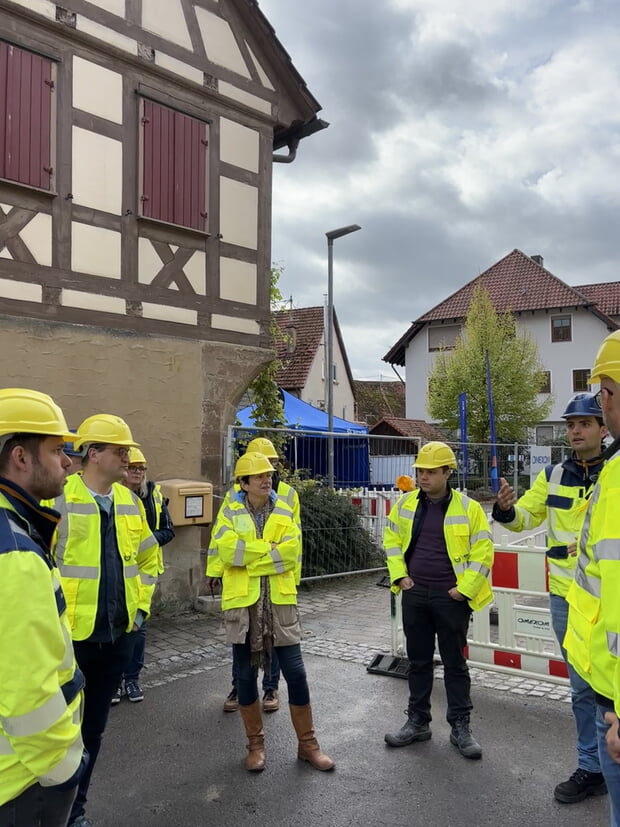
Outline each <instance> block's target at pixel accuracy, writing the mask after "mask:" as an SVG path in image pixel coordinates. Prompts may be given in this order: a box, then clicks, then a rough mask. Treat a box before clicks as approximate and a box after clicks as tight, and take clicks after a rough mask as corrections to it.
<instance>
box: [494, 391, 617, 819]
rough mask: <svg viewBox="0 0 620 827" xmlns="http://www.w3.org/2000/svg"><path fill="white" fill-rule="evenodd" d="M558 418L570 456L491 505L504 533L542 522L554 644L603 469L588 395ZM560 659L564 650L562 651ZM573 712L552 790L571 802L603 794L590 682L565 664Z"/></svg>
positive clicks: (598, 419)
mask: <svg viewBox="0 0 620 827" xmlns="http://www.w3.org/2000/svg"><path fill="white" fill-rule="evenodd" d="M562 418H563V419H565V420H566V438H567V440H568V444H569V445H570V446H571V448H572V449H573V453H572V455H571V456H570V457H569V458H568V459H567V460H565V461H564V462H559V463H557V465H548V466H547V467H546V468H544V469H543V470H542V471H541V472H540V474H539V475H538V476H537V477H536V480H535V482H534V485H533V486H532V488H531V489H530V490H529V491H526V492H525V494H524V495H523V496H522V497H520V498H519V500H518V502H517V501H516V497H515V493H514V490H513V489H512V488H511V487H510V486H509V485H508V483H507V482H506V480H505V479H502V481H501V483H502V484H501V487H500V489H499V493H498V495H497V503H496V504H495V506H494V507H493V518H494V519H495V520H496V521H497V522H499V523H502V524H503V525H504V526H505V527H506V528H507V529H509V530H510V531H525V530H528V529H533V528H536V527H537V526H539V525H541V523H542V522H543V521H544V520H545V519H546V520H547V565H548V568H549V607H550V609H551V623H552V625H553V631H554V632H555V636H556V638H557V640H558V643H559V644H560V646H562V642H563V641H564V637H565V635H566V622H567V618H568V603H567V602H566V594H567V592H568V588H569V586H570V584H571V582H572V580H573V575H574V572H575V566H576V564H577V556H576V543H577V537H578V535H579V532H580V530H581V526H582V524H583V520H584V517H585V513H586V511H585V510H586V506H587V502H588V499H589V497H590V495H591V494H592V491H593V489H594V484H595V482H596V480H597V478H598V475H599V473H600V471H601V469H602V467H603V458H602V457H601V451H602V445H601V443H602V440H603V438H604V437H605V435H606V434H607V429H606V427H605V425H604V424H603V412H602V410H601V406H600V405H599V404H598V402H597V401H596V399H595V397H594V394H592V393H585V392H582V393H577V394H575V396H573V397H572V399H571V400H570V401H569V402H568V405H567V406H566V409H565V411H564V413H563V414H562ZM562 653H563V654H564V657H565V659H566V653H565V651H564V649H563V650H562ZM568 674H569V678H570V686H571V702H572V709H573V716H574V718H575V724H576V726H577V769H576V770H575V772H574V773H573V774H572V775H571V777H570V778H569V779H568V780H567V781H562V782H561V783H560V784H558V785H557V786H556V788H555V790H554V793H553V794H554V796H555V798H556V800H557V801H561V802H562V803H564V804H574V803H576V802H577V801H583V799H584V798H587V797H588V796H590V795H604V794H605V793H606V792H607V788H606V786H605V780H604V778H603V776H602V774H601V764H600V761H599V758H598V738H597V735H596V702H595V700H594V692H593V691H592V689H591V687H590V685H589V684H588V683H587V682H586V681H584V679H583V678H582V677H581V676H580V675H579V674H578V673H577V672H575V670H574V669H573V668H572V666H571V665H570V664H568Z"/></svg>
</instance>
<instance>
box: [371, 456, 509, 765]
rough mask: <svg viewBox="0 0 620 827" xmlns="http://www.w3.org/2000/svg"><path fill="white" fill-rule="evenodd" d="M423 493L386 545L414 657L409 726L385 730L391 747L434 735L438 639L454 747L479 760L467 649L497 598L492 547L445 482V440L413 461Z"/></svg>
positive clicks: (483, 525)
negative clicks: (476, 617)
mask: <svg viewBox="0 0 620 827" xmlns="http://www.w3.org/2000/svg"><path fill="white" fill-rule="evenodd" d="M414 467H415V469H416V471H417V478H418V486H419V487H418V488H417V489H416V490H415V491H411V492H409V493H407V494H403V496H402V497H399V499H398V500H397V501H396V504H395V505H394V507H393V508H392V510H391V511H390V515H389V517H388V521H387V525H386V528H385V533H384V537H383V542H384V545H385V553H386V556H387V564H388V571H389V575H390V582H391V584H392V591H394V592H396V593H398V592H402V609H403V628H404V632H405V637H406V640H407V656H408V658H409V705H408V709H407V720H406V722H405V723H404V725H403V726H402V727H401V728H400V729H399V730H398V731H396V732H388V733H387V734H386V736H385V742H386V743H387V744H388V746H390V747H404V746H407V745H408V744H412V743H413V742H414V741H427V740H428V739H429V738H430V737H431V729H430V726H429V723H430V721H431V692H432V689H433V655H434V652H435V637H437V643H438V646H439V653H440V655H441V660H442V663H443V669H444V684H445V687H446V695H447V699H448V711H447V716H446V717H447V719H448V723H449V724H450V727H451V732H450V742H451V743H452V744H454V746H455V747H456V748H457V749H458V750H459V752H460V753H461V755H462V756H463V757H465V758H473V759H477V758H481V757H482V749H481V748H480V745H479V744H478V742H477V741H476V740H475V739H474V737H473V735H472V734H471V728H470V713H471V710H472V708H473V707H472V702H471V696H470V688H471V681H470V677H469V668H468V666H467V660H466V658H465V654H464V649H465V646H466V644H467V627H468V625H469V619H470V617H471V612H472V609H473V610H478V609H482V608H483V607H484V606H487V605H488V604H489V603H490V602H491V601H492V600H493V593H492V591H491V586H490V585H489V574H490V571H491V566H492V565H493V542H492V540H491V531H490V529H489V523H488V521H487V518H486V516H485V514H484V511H483V510H482V507H481V505H480V503H478V502H476V501H475V500H471V499H470V498H469V497H466V496H465V495H464V494H461V493H459V492H458V491H455V490H453V489H452V488H451V487H450V484H449V482H448V480H449V478H450V476H451V474H452V469H454V468H456V457H455V456H454V452H453V450H452V448H450V446H449V445H446V444H445V443H444V442H428V443H427V444H426V445H424V446H423V447H422V448H421V450H420V453H419V454H418V456H417V458H416V461H415V466H414Z"/></svg>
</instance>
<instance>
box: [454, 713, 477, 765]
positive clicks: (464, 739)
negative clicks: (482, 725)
mask: <svg viewBox="0 0 620 827" xmlns="http://www.w3.org/2000/svg"><path fill="white" fill-rule="evenodd" d="M450 743H451V744H454V746H455V747H456V748H457V749H458V751H459V752H460V753H461V755H462V756H463V757H464V758H482V748H481V746H480V744H479V743H478V742H477V741H476V739H475V738H474V736H473V735H472V734H471V729H470V726H469V718H468V717H463V718H457V719H456V721H455V722H454V723H453V724H452V732H451V733H450Z"/></svg>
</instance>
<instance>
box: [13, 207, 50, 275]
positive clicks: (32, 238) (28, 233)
mask: <svg viewBox="0 0 620 827" xmlns="http://www.w3.org/2000/svg"><path fill="white" fill-rule="evenodd" d="M19 237H20V238H21V240H22V241H23V242H24V244H25V245H26V247H28V249H29V250H30V252H31V253H32V255H33V256H34V258H35V260H36V262H37V264H43V265H44V266H45V267H51V266H52V216H51V215H47V214H46V213H42V212H39V213H37V214H36V215H35V216H34V218H32V219H31V220H30V221H29V222H28V223H27V224H26V226H25V227H24V228H23V230H21V232H20V233H19Z"/></svg>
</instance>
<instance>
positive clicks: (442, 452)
mask: <svg viewBox="0 0 620 827" xmlns="http://www.w3.org/2000/svg"><path fill="white" fill-rule="evenodd" d="M444 465H447V466H448V468H456V457H455V456H454V451H453V450H452V448H450V446H449V445H446V443H445V442H427V443H426V445H423V446H422V447H421V448H420V453H419V454H418V455H417V457H416V459H415V462H414V463H413V467H414V468H442V467H443V466H444Z"/></svg>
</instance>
